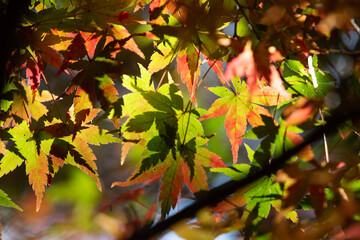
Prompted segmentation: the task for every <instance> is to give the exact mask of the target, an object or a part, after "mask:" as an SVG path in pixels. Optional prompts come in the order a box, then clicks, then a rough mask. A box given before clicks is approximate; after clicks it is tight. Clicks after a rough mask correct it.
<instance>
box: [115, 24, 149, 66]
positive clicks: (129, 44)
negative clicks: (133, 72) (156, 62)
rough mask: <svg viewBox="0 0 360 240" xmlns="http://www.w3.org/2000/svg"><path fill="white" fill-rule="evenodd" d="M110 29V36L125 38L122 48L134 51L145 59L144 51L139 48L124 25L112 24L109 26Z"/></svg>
mask: <svg viewBox="0 0 360 240" xmlns="http://www.w3.org/2000/svg"><path fill="white" fill-rule="evenodd" d="M111 31H112V37H113V38H114V39H115V40H124V39H126V42H125V44H124V45H123V46H122V47H123V48H125V49H128V50H129V51H132V52H134V53H136V54H137V55H138V56H139V57H141V58H143V59H145V55H144V53H143V52H142V51H141V50H140V48H139V47H138V45H137V44H136V42H135V40H134V38H132V37H131V34H130V33H129V32H128V30H127V29H126V28H125V27H123V26H122V25H117V24H114V25H113V26H112V28H111ZM129 37H131V38H129Z"/></svg>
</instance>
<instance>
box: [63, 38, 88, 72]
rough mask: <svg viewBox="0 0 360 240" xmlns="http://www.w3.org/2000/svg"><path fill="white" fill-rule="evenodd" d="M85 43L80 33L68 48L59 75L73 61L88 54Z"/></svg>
mask: <svg viewBox="0 0 360 240" xmlns="http://www.w3.org/2000/svg"><path fill="white" fill-rule="evenodd" d="M84 43H85V40H84V39H83V38H82V36H81V34H80V33H78V34H77V35H76V36H75V37H74V39H73V40H72V41H71V44H70V45H69V47H68V48H67V52H66V56H65V59H64V61H63V63H62V65H61V68H60V69H59V71H58V72H57V75H60V74H61V73H62V72H63V71H64V70H65V68H66V67H67V66H68V65H69V64H70V62H71V61H74V60H78V59H81V58H83V57H84V56H85V55H86V54H87V51H86V47H85V44H84Z"/></svg>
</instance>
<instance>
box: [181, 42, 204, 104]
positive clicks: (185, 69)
mask: <svg viewBox="0 0 360 240" xmlns="http://www.w3.org/2000/svg"><path fill="white" fill-rule="evenodd" d="M199 64H200V55H199V53H198V52H197V50H196V49H195V47H194V45H193V44H189V45H187V46H186V48H184V49H182V50H180V51H179V53H178V56H177V68H178V71H179V73H180V77H181V81H182V82H183V83H185V84H186V86H187V88H188V90H189V93H190V98H191V100H192V101H193V103H194V104H195V106H196V105H197V101H196V98H195V91H196V87H197V86H196V85H197V82H198V75H200V67H199Z"/></svg>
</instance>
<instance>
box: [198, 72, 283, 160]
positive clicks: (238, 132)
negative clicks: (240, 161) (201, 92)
mask: <svg viewBox="0 0 360 240" xmlns="http://www.w3.org/2000/svg"><path fill="white" fill-rule="evenodd" d="M240 82H241V81H240V80H239V79H238V78H237V79H235V78H234V80H233V84H234V86H235V90H236V92H232V91H230V90H229V89H228V88H225V87H215V88H208V89H209V90H210V91H211V92H213V93H214V94H216V95H218V96H219V97H220V98H219V99H217V100H215V102H214V103H213V104H212V105H211V107H210V109H209V110H208V111H209V113H208V114H205V115H204V116H203V117H202V118H201V119H200V120H205V119H208V118H215V117H220V116H222V115H225V114H226V116H225V128H226V134H227V135H228V137H229V140H230V143H231V146H232V154H233V163H236V162H237V157H238V150H239V146H240V144H241V142H242V136H243V135H244V133H245V130H246V126H247V121H248V122H249V123H250V125H252V126H253V127H256V126H259V125H264V123H263V121H262V119H261V117H260V115H266V116H271V114H270V113H269V111H268V110H266V109H265V108H263V107H261V106H260V105H265V106H274V105H278V104H279V103H281V102H282V101H284V100H288V99H289V98H288V96H287V95H285V96H284V95H283V94H282V92H280V91H278V90H277V89H274V88H271V87H268V86H267V87H264V88H260V89H257V90H254V93H253V96H252V97H251V96H250V93H249V89H248V86H247V84H246V83H245V82H242V83H240ZM258 104H260V105H258Z"/></svg>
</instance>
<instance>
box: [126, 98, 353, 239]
mask: <svg viewBox="0 0 360 240" xmlns="http://www.w3.org/2000/svg"><path fill="white" fill-rule="evenodd" d="M359 100H360V99H357V101H354V100H353V101H352V104H350V103H349V102H346V103H344V104H342V105H340V107H338V108H337V109H336V110H335V111H334V112H333V113H332V114H331V116H332V117H331V118H330V119H328V120H327V124H326V125H324V126H321V127H318V128H316V130H314V131H313V132H312V133H311V134H310V135H308V136H307V138H306V140H305V141H304V142H302V143H301V144H299V145H297V146H296V147H294V148H292V149H290V150H288V151H286V152H284V153H283V154H282V155H281V156H280V157H278V158H275V159H274V160H273V161H272V162H271V163H270V164H269V166H268V167H266V168H263V169H261V170H260V171H258V172H256V173H254V174H250V175H248V176H247V177H246V178H244V179H242V180H240V181H234V180H231V181H228V182H226V183H224V184H222V185H220V186H218V187H216V188H213V189H212V190H210V191H209V192H206V193H204V194H203V195H202V196H201V197H200V198H199V199H198V200H197V201H196V202H194V203H193V204H191V205H190V206H188V207H186V208H184V209H183V210H181V211H180V212H178V213H177V214H175V215H173V216H170V217H168V218H167V219H165V220H164V221H162V222H159V223H157V224H155V225H154V226H153V227H150V228H149V226H146V227H143V228H142V229H140V230H138V231H136V232H135V233H134V234H133V235H132V237H131V238H130V239H131V240H135V239H149V238H151V237H153V236H155V235H157V234H160V233H162V232H163V231H165V230H168V229H169V228H170V227H171V226H172V225H173V224H175V223H177V222H179V221H180V220H183V219H186V218H192V217H194V216H195V214H196V213H197V211H199V210H200V209H202V208H203V207H205V206H214V205H216V204H217V203H219V202H220V201H222V200H223V199H224V198H225V197H227V196H229V195H231V194H233V193H234V192H236V191H237V190H239V189H241V188H244V187H245V186H248V185H249V184H252V183H254V182H255V181H257V180H259V179H260V178H262V177H264V176H269V175H271V174H274V173H276V172H277V171H278V170H279V169H281V168H282V167H283V166H284V164H285V163H286V161H287V160H288V159H289V158H291V157H292V156H294V155H295V154H296V153H298V152H299V151H301V149H303V148H304V147H305V146H306V145H308V144H310V143H313V142H315V141H317V140H319V139H321V138H322V137H323V134H324V133H326V134H329V133H330V132H331V131H335V129H336V127H338V126H339V125H340V124H341V123H343V122H344V121H346V120H349V119H352V118H355V117H359V116H360V106H358V105H356V104H354V103H356V102H359Z"/></svg>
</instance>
